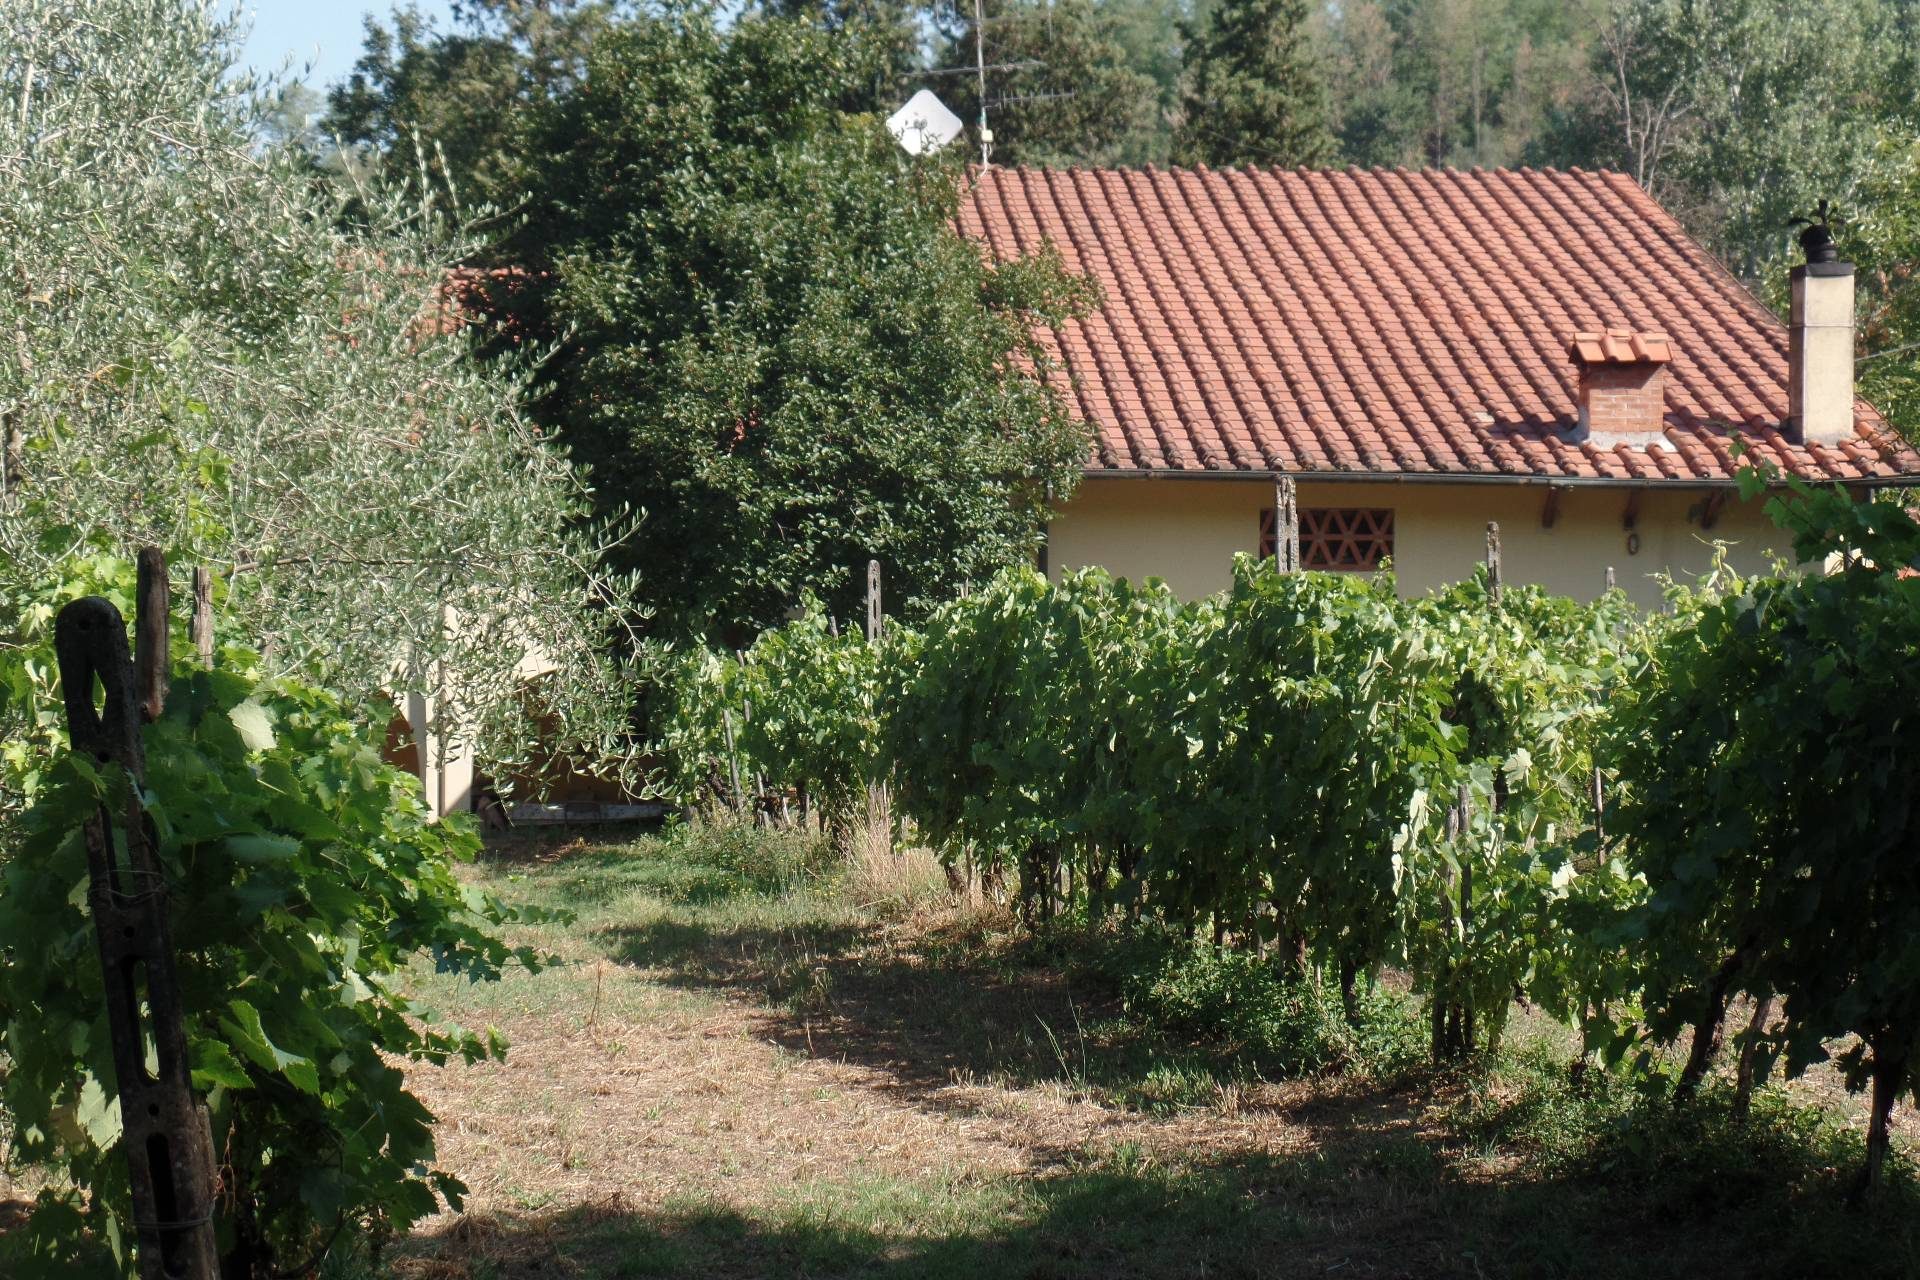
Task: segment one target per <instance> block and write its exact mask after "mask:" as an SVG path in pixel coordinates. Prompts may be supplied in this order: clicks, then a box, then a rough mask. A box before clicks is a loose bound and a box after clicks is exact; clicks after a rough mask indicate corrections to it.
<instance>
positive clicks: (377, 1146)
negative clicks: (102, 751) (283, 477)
mask: <svg viewBox="0 0 1920 1280" xmlns="http://www.w3.org/2000/svg"><path fill="white" fill-rule="evenodd" d="M144 736H145V749H146V758H147V762H148V766H147V780H146V787H145V790H144V793H143V797H142V798H143V801H144V803H145V807H146V812H147V814H148V816H149V817H150V818H151V820H152V824H153V828H154V832H155V836H156V847H157V851H158V854H159V856H160V859H161V861H162V863H163V865H164V867H165V869H166V872H167V874H168V876H169V878H170V881H171V890H172V892H171V906H172V930H173V937H174V943H175V952H176V956H177V965H178V979H179V987H180V992H181V998H182V1003H183V1006H184V1009H185V1014H186V1021H187V1027H186V1030H187V1039H188V1045H189V1050H190V1055H191V1061H192V1063H193V1081H194V1085H195V1087H196V1089H197V1090H198V1091H199V1092H200V1093H201V1094H202V1095H203V1096H204V1097H205V1099H206V1101H207V1104H208V1108H209V1111H210V1113H211V1116H212V1121H213V1129H214V1149H215V1151H216V1152H217V1153H219V1154H218V1158H219V1160H220V1164H221V1169H220V1174H221V1182H222V1187H221V1200H220V1205H221V1207H220V1210H219V1213H220V1217H219V1221H218V1227H219V1232H220V1239H221V1249H222V1252H223V1253H224V1254H226V1255H228V1257H229V1258H230V1259H238V1260H239V1261H238V1263H237V1270H235V1271H234V1272H233V1274H241V1275H247V1274H270V1273H278V1272H281V1271H284V1270H286V1269H288V1268H294V1269H299V1268H301V1267H303V1266H304V1265H306V1263H307V1260H308V1259H310V1258H324V1256H325V1255H326V1254H327V1252H328V1251H329V1250H330V1248H331V1247H332V1246H333V1245H334V1244H335V1243H336V1242H342V1241H365V1240H368V1239H372V1240H375V1241H377V1240H379V1239H380V1238H382V1237H383V1236H385V1235H386V1234H388V1233H390V1232H394V1231H398V1230H403V1229H405V1228H406V1227H407V1226H408V1225H409V1224H411V1223H413V1222H415V1221H417V1220H418V1219H420V1218H422V1217H424V1216H426V1215H428V1214H430V1213H433V1212H434V1211H435V1210H436V1209H437V1208H438V1207H439V1206H440V1204H441V1203H442V1202H445V1203H446V1204H448V1205H451V1206H454V1207H456V1208H457V1207H458V1206H459V1204H460V1198H461V1194H462V1192H463V1191H464V1189H465V1188H464V1187H463V1186H462V1185H461V1183H460V1181H459V1180H458V1179H457V1178H455V1177H454V1176H453V1175H451V1174H450V1173H447V1172H444V1171H442V1170H438V1169H435V1168H434V1167H433V1159H434V1142H433V1132H432V1127H431V1126H432V1123H433V1116H432V1115H431V1113H429V1112H428V1111H427V1109H426V1108H425V1107H424V1106H423V1105H422V1104H421V1103H420V1102H419V1100H418V1099H416V1098H415V1097H414V1096H413V1095H412V1094H411V1093H409V1092H408V1091H407V1089H406V1085H405V1078H404V1076H403V1075H402V1072H401V1070H400V1067H399V1063H401V1062H403V1061H414V1062H432V1063H441V1062H445V1061H447V1060H448V1059H451V1058H461V1059H465V1060H467V1061H470V1062H471V1061H475V1060H478V1059H482V1058H499V1057H502V1056H503V1055H504V1053H505V1051H506V1045H505V1042H504V1041H503V1040H502V1039H501V1037H500V1036H499V1035H498V1033H497V1032H495V1031H494V1030H493V1029H492V1028H487V1029H485V1030H482V1031H473V1030H468V1029H466V1028H462V1027H459V1026H453V1025H445V1024H439V1023H437V1022H436V1021H435V1019H434V1018H433V1017H432V1015H431V1014H429V1013H427V1012H426V1011H424V1010H422V1009H420V1008H418V1007H416V1006H415V1005H414V1004H413V1003H412V1002H411V1000H410V999H409V998H408V996H407V994H406V992H405V989H404V979H403V970H404V968H405V967H406V966H407V965H409V964H410V963H412V962H413V961H414V960H415V959H416V958H417V957H427V958H430V959H431V962H432V963H433V965H434V966H435V967H436V968H437V969H439V970H440V971H442V972H451V973H459V974H464V975H465V976H466V977H467V978H469V979H471V980H473V981H482V980H488V979H493V978H496V977H498V976H499V974H500V973H501V971H502V970H503V969H504V968H505V967H507V966H508V965H510V964H514V963H521V964H526V965H529V966H534V965H537V964H538V963H539V958H538V957H537V956H536V955H534V954H533V953H531V952H529V951H526V950H513V949H510V948H509V947H508V946H507V945H506V944H505V943H503V942H501V941H500V940H499V939H498V938H496V937H495V936H494V934H493V930H494V929H496V928H497V927H499V926H501V925H503V924H505V923H507V922H509V921H511V920H514V919H519V918H525V917H526V915H527V914H528V913H520V912H514V911H510V910H508V909H507V908H505V907H503V906H501V905H500V904H499V903H498V902H496V901H494V900H493V899H491V898H489V897H487V896H485V895H483V894H481V893H478V892H476V891H475V890H473V889H471V888H469V887H468V886H466V885H464V884H462V883H461V881H460V880H459V879H458V878H457V877H456V875H455V873H454V866H455V864H456V863H458V862H461V861H465V860H468V859H471V858H472V857H473V856H474V854H475V853H476V852H477V851H478V849H479V847H480V842H479V839H478V837H477V836H476V835H475V834H474V832H473V830H472V828H471V825H470V824H468V823H466V822H464V821H448V822H442V823H435V822H433V821H432V819H431V815H430V814H429V813H428V811H427V810H426V808H425V807H424V805H423V804H422V802H421V798H420V792H419V783H418V782H417V781H416V780H415V779H414V778H413V777H412V776H411V775H408V774H406V773H403V772H401V771H399V770H396V769H394V768H392V767H390V766H388V765H387V764H385V763H383V762H382V760H381V757H380V750H379V744H378V742H377V741H376V740H375V739H374V737H373V736H372V735H371V734H370V733H369V732H368V731H367V730H366V729H365V728H363V727H361V718H360V717H356V716H355V715H353V714H352V713H351V712H350V710H349V708H348V707H347V706H346V705H345V704H343V703H342V701H341V700H340V699H338V698H337V697H335V696H334V695H332V694H330V693H327V692H325V691H323V690H319V689H315V688H312V687H310V686H307V685H304V684H300V683H297V682H294V681H291V680H279V679H268V678H263V677H262V676H261V675H260V674H259V671H258V666H257V660H256V659H255V658H254V657H253V655H251V654H248V653H246V652H245V651H243V650H239V649H232V648H229V649H226V650H223V651H222V654H221V659H220V666H219V667H218V668H216V669H214V670H210V671H206V670H199V669H197V668H194V667H190V666H187V665H185V664H184V663H183V664H180V665H179V667H178V669H177V670H176V671H175V673H174V683H173V688H172V692H171V694H170V696H169V698H168V701H167V707H166V713H165V715H164V716H163V717H161V718H160V719H159V720H158V721H156V722H155V723H153V724H151V725H148V726H147V727H146V729H145V735H144ZM51 759H52V761H53V763H51V765H50V767H48V768H47V769H46V770H45V773H44V776H43V777H42V778H41V780H40V781H39V783H38V784H37V786H36V789H35V798H34V801H33V803H32V805H31V807H30V808H29V809H28V810H27V811H26V813H25V815H24V817H23V819H22V822H21V827H22V831H23V838H22V839H21V841H20V844H19V848H18V851H17V854H16V855H15V856H14V857H12V858H11V859H10V860H9V861H8V862H7V863H6V864H5V866H4V868H0V940H3V943H4V950H0V964H3V965H4V978H5V980H4V982H0V1051H4V1055H5V1058H6V1060H7V1062H8V1069H7V1071H6V1072H5V1074H4V1076H0V1104H3V1105H4V1109H5V1111H6V1112H7V1113H8V1114H9V1115H10V1116H11V1117H12V1119H13V1121H14V1124H15V1126H16V1132H15V1145H14V1146H13V1149H12V1155H13V1157H14V1158H15V1159H16V1160H19V1161H21V1162H23V1163H26V1164H30V1165H35V1166H38V1167H39V1169H40V1170H41V1171H42V1172H43V1173H44V1174H45V1175H47V1179H48V1182H49V1184H50V1185H49V1189H48V1190H46V1191H43V1192H42V1194H41V1196H40V1198H39V1201H38V1203H37V1205H36V1208H35V1211H34V1214H33V1216H32V1219H31V1221H30V1223H29V1226H28V1228H27V1229H26V1230H25V1231H24V1232H21V1233H17V1234H15V1235H14V1236H13V1237H11V1238H9V1239H8V1240H6V1241H5V1242H4V1245H5V1248H6V1249H7V1250H8V1251H9V1252H10V1253H11V1254H12V1255H13V1256H11V1257H10V1258H8V1259H6V1261H7V1262H8V1263H9V1264H10V1267H11V1269H8V1270H7V1272H6V1274H8V1275H20V1274H53V1275H69V1274H73V1272H74V1269H75V1268H76V1267H78V1266H80V1265H82V1263H81V1262H80V1259H82V1258H83V1257H84V1256H86V1255H87V1254H88V1251H90V1250H92V1249H94V1248H96V1247H97V1242H99V1241H102V1240H104V1241H106V1242H108V1243H109V1244H110V1245H111V1246H112V1247H113V1248H114V1249H115V1251H116V1252H117V1253H119V1254H120V1267H121V1269H122V1270H126V1269H128V1268H130V1266H131V1262H130V1259H128V1258H127V1257H126V1256H125V1248H124V1242H126V1241H129V1240H131V1238H132V1234H133V1233H132V1229H131V1219H130V1213H131V1206H130V1202H129V1194H128V1186H127V1171H126V1166H125V1163H124V1161H123V1159H122V1157H121V1155H120V1152H119V1149H118V1145H119V1138H120V1133H121V1125H120V1117H119V1107H118V1104H117V1102H116V1101H115V1097H116V1094H117V1085H116V1082H115V1079H114V1074H113V1063H112V1050H111V1042H110V1038H109V1036H108V1034H107V1030H106V1021H105V1013H104V1009H105V1004H104V995H103V990H104V989H103V983H102V977H101V973H100V968H99V956H98V951H97V949H96V946H95V941H94V936H93V922H92V920H91V918H90V917H89V914H88V912H87V910H86V904H87V895H86V885H87V880H88V872H87V855H86V851H85V848H84V841H83V839H82V837H81V834H80V831H81V826H82V823H83V822H84V821H85V820H86V819H87V818H88V817H89V816H90V815H91V814H93V813H94V812H95V811H96V810H97V809H98V808H99V807H100V805H101V804H102V803H103V802H105V803H106V804H108V805H109V806H110V811H112V812H124V811H125V809H124V806H125V803H126V792H127V788H128V786H129V784H130V779H129V778H128V776H127V774H126V773H125V772H124V770H122V769H120V768H119V767H118V766H111V767H107V768H96V767H95V766H94V765H93V764H92V763H91V762H90V761H89V760H88V759H86V758H84V757H83V756H80V755H76V754H73V753H70V752H66V751H60V752H58V753H55V754H53V755H52V756H51Z"/></svg>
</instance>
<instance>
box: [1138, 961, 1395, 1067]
mask: <svg viewBox="0 0 1920 1280" xmlns="http://www.w3.org/2000/svg"><path fill="white" fill-rule="evenodd" d="M1120 990H1121V996H1122V998H1123V1000H1124V1001H1125V1003H1126V1008H1127V1012H1128V1013H1129V1014H1130V1015H1131V1016H1133V1017H1134V1018H1136V1019H1138V1020H1140V1021H1141V1022H1142V1023H1145V1024H1147V1025H1149V1026H1151V1027H1153V1028H1155V1029H1157V1030H1160V1031H1162V1032H1165V1033H1167V1034H1169V1035H1174V1036H1180V1037H1184V1038H1187V1039H1192V1040H1201V1041H1208V1042H1212V1043H1214V1044H1217V1045H1219V1046H1221V1047H1222V1048H1223V1049H1225V1050H1227V1051H1228V1052H1230V1053H1233V1054H1235V1055H1237V1056H1241V1057H1244V1058H1245V1059H1246V1060H1247V1061H1248V1062H1249V1064H1250V1065H1251V1066H1252V1067H1253V1069H1254V1070H1256V1071H1257V1072H1260V1073H1261V1074H1265V1075H1270V1076H1309V1075H1321V1074H1327V1073H1333V1072H1343V1071H1356V1072H1361V1073H1364V1074H1369V1075H1393V1074H1397V1073H1399V1072H1401V1071H1404V1070H1406V1069H1408V1068H1409V1067H1411V1066H1412V1065H1413V1064H1414V1063H1416V1062H1418V1061H1419V1060H1420V1059H1421V1057H1422V1055H1423V1053H1424V1052H1425V1045H1424V1043H1423V1042H1422V1040H1421V1034H1422V1033H1421V1028H1420V1023H1419V1020H1418V1018H1417V1017H1416V1015H1415V1012H1414V1010H1413V1008H1412V1007H1411V1005H1410V1004H1409V1003H1408V1002H1407V1001H1406V1000H1405V999H1403V998H1402V997H1400V996H1399V995H1397V994H1395V993H1393V992H1391V991H1388V990H1387V989H1385V988H1384V987H1381V986H1379V985H1378V984H1373V985H1370V986H1363V987H1362V989H1361V991H1360V998H1359V1005H1358V1009H1357V1017H1356V1018H1355V1020H1354V1021H1353V1022H1352V1023H1349V1022H1348V1020H1347V1018H1346V1016H1345V1014H1344V1012H1343V1011H1342V1008H1341V1003H1340V990H1339V987H1338V986H1337V985H1336V984H1334V983H1331V982H1324V983H1323V982H1320V981H1317V980H1316V979H1315V978H1313V977H1306V978H1292V977H1289V976H1287V975H1286V974H1285V973H1284V972H1283V971H1282V970H1281V969H1280V968H1279V967H1278V966H1277V965H1275V964H1273V963H1270V962H1268V961H1264V960H1262V959H1260V958H1259V957H1256V956H1253V955H1249V954H1247V953H1245V952H1239V951H1226V952H1216V951H1215V950H1213V949H1212V948H1209V947H1187V946H1173V947H1167V948H1157V949H1155V950H1154V951H1153V952H1150V953H1147V954H1143V955H1139V956H1137V957H1136V958H1135V960H1134V961H1133V962H1132V963H1131V964H1129V965H1128V967H1127V969H1126V971H1125V972H1124V973H1123V974H1122V976H1121V981H1120Z"/></svg>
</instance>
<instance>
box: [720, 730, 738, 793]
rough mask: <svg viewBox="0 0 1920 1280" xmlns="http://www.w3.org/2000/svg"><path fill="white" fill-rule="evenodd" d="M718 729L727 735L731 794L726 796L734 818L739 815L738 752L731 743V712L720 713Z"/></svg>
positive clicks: (728, 774) (728, 775)
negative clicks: (731, 785)
mask: <svg viewBox="0 0 1920 1280" xmlns="http://www.w3.org/2000/svg"><path fill="white" fill-rule="evenodd" d="M720 727H721V729H723V730H725V732H726V735H727V777H728V779H729V780H730V781H731V782H732V783H733V793H732V794H731V795H730V796H728V797H727V798H728V800H729V801H730V802H731V805H730V807H731V808H732V809H733V813H734V816H735V817H738V816H739V815H740V798H741V793H740V752H739V750H738V749H737V748H736V747H735V746H734V742H733V712H732V711H722V712H721V713H720Z"/></svg>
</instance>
